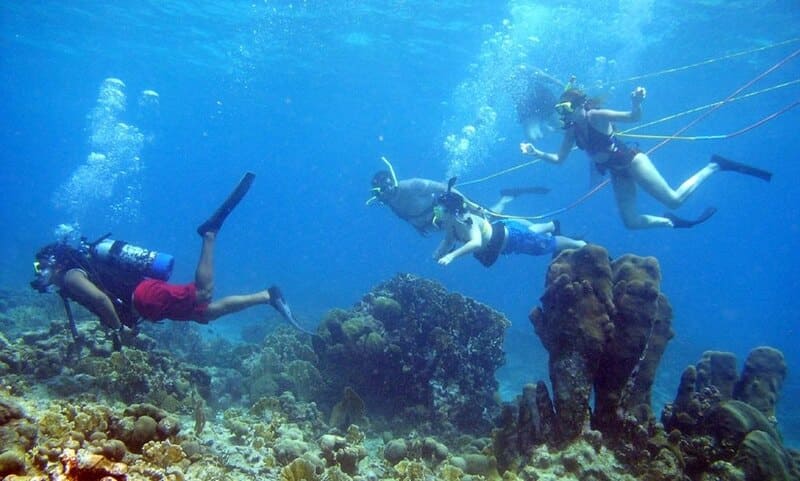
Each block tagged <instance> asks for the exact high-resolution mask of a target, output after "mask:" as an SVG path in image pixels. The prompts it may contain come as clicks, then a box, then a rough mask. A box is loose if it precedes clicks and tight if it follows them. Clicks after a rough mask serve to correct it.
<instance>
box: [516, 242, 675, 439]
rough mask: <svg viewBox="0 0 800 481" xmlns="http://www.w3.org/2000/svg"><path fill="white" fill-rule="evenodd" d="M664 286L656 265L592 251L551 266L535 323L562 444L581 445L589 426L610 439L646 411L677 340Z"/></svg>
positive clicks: (567, 253) (597, 249) (596, 249)
mask: <svg viewBox="0 0 800 481" xmlns="http://www.w3.org/2000/svg"><path fill="white" fill-rule="evenodd" d="M660 282H661V274H660V270H659V267H658V262H657V261H656V259H654V258H652V257H647V258H642V257H637V256H633V255H626V256H622V257H620V258H619V259H617V260H615V261H613V262H611V261H609V257H608V252H607V251H606V250H605V249H603V248H602V247H599V246H593V245H588V246H586V247H583V248H581V249H578V250H574V251H565V252H563V253H562V254H561V255H559V256H558V257H557V258H556V259H555V260H554V261H553V262H552V263H551V264H550V268H549V270H548V273H547V281H546V291H545V293H544V295H543V296H542V299H541V300H542V306H541V307H539V308H536V309H535V310H534V311H533V312H532V314H531V322H532V323H533V325H534V328H535V330H536V333H537V334H538V335H539V337H540V338H541V340H542V343H543V344H544V346H545V348H546V349H547V350H548V352H549V354H550V360H549V366H550V380H551V382H552V386H553V401H554V405H555V412H556V415H557V417H558V425H559V429H560V432H561V434H562V436H563V437H564V439H573V438H575V437H577V436H578V435H579V434H580V433H581V432H582V431H583V430H585V428H586V426H588V425H589V422H590V420H591V421H592V422H593V423H594V425H595V426H597V427H598V428H599V429H600V430H601V431H605V432H609V433H613V432H614V431H615V429H617V427H618V423H617V420H618V419H619V417H620V412H628V411H632V410H633V409H634V407H636V406H645V407H646V408H649V404H650V391H651V388H652V384H653V380H654V379H655V371H656V368H657V366H658V362H659V361H660V359H661V356H662V354H663V352H664V349H665V347H666V343H667V342H668V341H669V339H670V338H671V337H672V336H673V333H672V330H671V326H670V323H671V318H672V309H671V307H670V305H669V302H668V301H667V299H666V297H665V296H664V295H663V294H661V292H660V291H659V286H660ZM592 390H594V399H595V408H594V412H593V414H592V410H591V409H590V406H589V399H590V396H591V395H592Z"/></svg>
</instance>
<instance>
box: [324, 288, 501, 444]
mask: <svg viewBox="0 0 800 481" xmlns="http://www.w3.org/2000/svg"><path fill="white" fill-rule="evenodd" d="M508 326H509V322H508V320H507V319H506V318H505V317H504V316H502V315H501V314H500V313H498V312H497V311H494V310H493V309H491V308H489V307H487V306H485V305H483V304H480V303H478V302H476V301H474V300H472V299H468V298H465V297H463V296H461V295H459V294H455V293H450V292H447V291H446V290H445V289H444V288H443V287H442V286H441V285H439V284H437V283H435V282H432V281H430V280H426V279H421V278H417V277H414V276H411V275H399V276H397V277H395V278H393V279H391V280H390V281H388V282H385V283H383V284H381V285H379V286H377V287H376V288H375V289H373V291H372V292H371V293H369V294H367V295H366V296H365V297H364V299H363V300H362V301H361V302H360V303H359V304H358V305H356V306H355V307H354V308H353V309H351V310H349V311H344V310H334V311H332V312H330V313H329V314H328V316H327V317H326V319H325V320H324V321H323V323H322V325H321V326H320V327H319V329H318V334H319V336H318V337H315V338H314V348H315V350H316V352H317V354H318V356H319V360H320V364H319V365H320V369H321V371H322V372H323V374H324V378H325V379H326V381H327V382H328V386H327V387H328V389H329V394H328V399H329V400H330V401H329V403H330V405H333V403H335V402H338V401H339V399H341V393H342V392H343V390H344V389H345V388H346V387H350V388H351V389H352V390H353V391H354V392H356V393H357V394H358V395H359V396H360V397H361V398H363V400H364V403H365V406H366V410H367V413H368V414H370V415H372V414H376V415H383V416H387V417H394V416H397V415H398V414H403V413H404V414H405V417H406V418H409V419H415V420H417V421H423V422H431V423H435V424H436V425H437V426H438V427H439V428H440V429H445V430H446V429H449V427H448V426H451V425H455V426H457V427H458V428H460V429H463V430H465V431H475V430H479V429H486V428H487V427H488V426H489V423H488V420H489V419H490V418H489V417H488V416H487V414H489V415H490V414H491V413H493V412H495V411H496V409H497V404H496V401H495V399H494V395H495V391H496V389H497V381H496V380H495V376H494V374H495V371H496V370H497V369H498V368H499V367H500V366H501V365H502V363H503V361H504V353H503V350H502V346H503V336H504V332H505V329H506V328H507V327H508Z"/></svg>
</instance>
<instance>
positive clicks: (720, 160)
mask: <svg viewBox="0 0 800 481" xmlns="http://www.w3.org/2000/svg"><path fill="white" fill-rule="evenodd" d="M711 162H712V163H714V164H717V165H718V166H719V170H723V171H727V172H738V173H740V174H744V175H750V176H752V177H758V178H759V179H761V180H765V181H767V182H769V181H770V180H771V179H772V172H768V171H766V170H763V169H759V168H757V167H753V166H750V165H747V164H742V163H741V162H736V161H733V160H731V159H726V158H725V157H722V156H721V155H717V154H714V155H712V156H711Z"/></svg>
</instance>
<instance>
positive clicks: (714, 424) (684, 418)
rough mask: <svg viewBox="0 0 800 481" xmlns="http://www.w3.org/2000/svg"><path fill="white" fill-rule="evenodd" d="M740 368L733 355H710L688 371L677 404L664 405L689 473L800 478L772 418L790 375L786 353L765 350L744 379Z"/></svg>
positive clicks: (715, 476) (756, 352) (666, 422)
mask: <svg viewBox="0 0 800 481" xmlns="http://www.w3.org/2000/svg"><path fill="white" fill-rule="evenodd" d="M735 366H736V359H735V357H734V356H733V354H730V353H720V352H706V353H704V354H703V357H702V359H701V360H700V361H699V362H698V363H697V365H696V366H689V367H687V368H686V370H685V371H684V373H683V375H682V377H681V382H680V385H679V387H678V393H677V395H676V397H675V401H674V402H673V403H670V404H667V405H666V406H665V407H664V411H663V412H662V415H661V419H662V422H663V424H664V428H665V429H666V430H667V431H668V432H670V435H669V437H670V438H671V439H674V440H675V442H674V444H676V445H677V446H679V447H680V451H681V453H680V454H681V458H682V459H683V460H684V462H685V471H686V472H690V473H700V475H699V476H698V477H700V478H702V479H742V480H748V481H751V480H763V479H769V480H797V479H800V465H799V464H798V461H797V459H795V457H794V456H793V454H792V452H791V451H789V450H787V449H786V448H784V446H783V443H782V440H781V436H780V433H779V432H778V429H777V425H776V421H775V418H774V415H772V414H773V413H774V409H775V405H776V403H777V400H778V397H779V390H780V387H781V385H782V383H783V379H784V378H785V376H786V365H785V362H784V360H783V355H782V354H781V353H780V352H779V351H777V350H775V349H772V348H769V347H760V348H757V349H754V350H753V351H752V352H751V353H750V355H749V356H748V361H747V362H746V365H745V367H744V369H743V370H742V374H741V376H736V373H735ZM748 401H752V403H751V402H748Z"/></svg>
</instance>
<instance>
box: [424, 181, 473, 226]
mask: <svg viewBox="0 0 800 481" xmlns="http://www.w3.org/2000/svg"><path fill="white" fill-rule="evenodd" d="M456 180H457V177H451V178H450V180H449V181H448V182H447V192H443V193H441V194H439V195H438V196H437V197H436V200H435V201H434V202H435V204H434V206H433V221H432V222H433V225H434V226H436V227H437V228H438V227H439V223H440V222H441V220H442V218H443V217H444V216H445V215H446V214H451V215H454V216H458V215H459V214H461V213H462V212H464V209H465V208H466V205H465V202H464V197H463V196H462V195H461V194H458V193H456V192H453V185H455V183H456Z"/></svg>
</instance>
